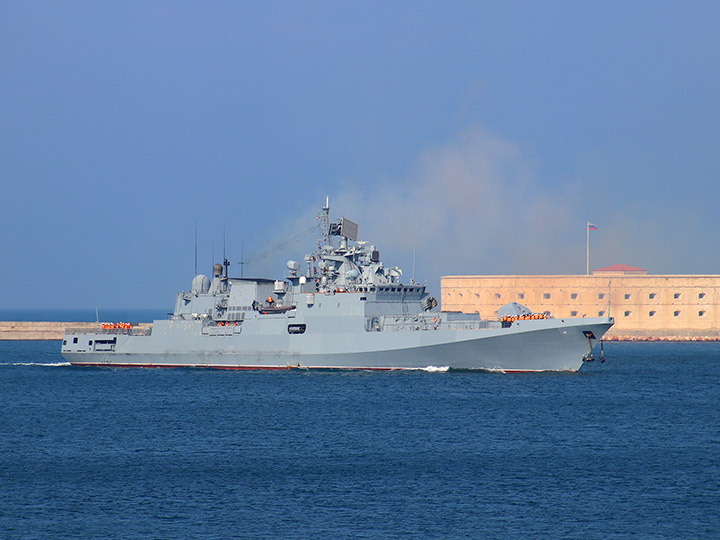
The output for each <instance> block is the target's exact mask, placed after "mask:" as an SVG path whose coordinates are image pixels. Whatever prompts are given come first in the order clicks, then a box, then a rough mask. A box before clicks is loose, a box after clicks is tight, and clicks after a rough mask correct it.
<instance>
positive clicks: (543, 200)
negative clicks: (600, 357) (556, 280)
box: [0, 1, 720, 309]
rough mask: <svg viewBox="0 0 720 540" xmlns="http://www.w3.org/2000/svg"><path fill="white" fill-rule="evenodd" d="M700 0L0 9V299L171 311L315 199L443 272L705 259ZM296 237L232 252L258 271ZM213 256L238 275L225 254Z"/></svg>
mask: <svg viewBox="0 0 720 540" xmlns="http://www.w3.org/2000/svg"><path fill="white" fill-rule="evenodd" d="M718 20H720V4H719V3H717V2H683V3H681V2H662V1H643V2H638V1H630V2H571V1H567V2H552V1H550V2H493V3H485V2H418V1H410V2H335V1H333V2H255V3H251V2H235V1H233V2H179V1H158V2H153V1H147V2H131V1H126V2H96V1H88V2H72V1H66V2H60V1H57V2H47V1H38V2H20V1H17V2H11V1H6V2H3V3H2V4H1V5H0V179H1V182H2V198H1V199H0V200H1V201H2V204H1V205H0V225H1V226H2V236H1V237H0V238H2V240H1V242H2V244H1V249H2V255H1V256H0V257H1V259H0V260H1V261H2V264H1V265H0V282H2V283H3V284H4V291H3V294H2V299H1V300H0V307H2V308H23V307H28V308H43V307H48V308H60V307H68V308H78V307H93V306H95V305H99V306H101V307H104V308H130V307H138V308H145V307H147V308H165V307H167V308H168V309H169V308H171V307H172V305H173V303H174V295H175V293H176V291H178V290H180V289H187V288H188V287H189V286H190V281H191V279H192V276H193V266H194V262H193V236H194V227H195V222H196V221H197V223H198V234H199V241H200V247H199V251H200V270H201V271H204V272H205V273H209V271H210V264H211V262H212V261H211V259H212V252H213V245H214V250H215V254H216V259H218V258H220V253H221V251H222V238H223V232H222V231H223V224H224V225H225V229H226V234H227V239H228V240H227V251H228V256H229V257H228V258H229V259H230V260H231V261H238V260H240V252H241V246H242V245H244V250H245V255H246V256H247V255H251V254H253V253H255V252H257V251H260V250H262V249H264V246H267V245H274V244H276V243H279V242H283V241H284V240H287V239H288V238H292V237H293V236H294V235H295V234H297V232H298V231H300V230H302V229H304V228H306V227H309V226H311V225H312V224H313V218H314V214H315V212H316V210H317V208H318V207H319V206H320V205H321V203H322V202H323V201H324V198H325V195H329V196H330V199H331V205H332V211H333V214H334V215H336V216H342V215H346V216H347V217H349V218H351V219H354V220H355V221H358V222H359V223H360V235H361V237H365V238H367V239H369V240H372V241H374V242H375V243H376V244H377V245H378V247H379V248H380V249H381V252H382V256H383V259H384V260H385V262H386V264H390V265H395V264H399V265H401V266H403V267H404V268H405V275H406V276H408V277H409V275H410V273H411V264H412V254H413V251H414V252H415V254H416V266H415V277H416V279H417V280H419V281H425V280H427V281H428V284H429V286H430V288H431V289H432V290H433V291H434V292H435V294H438V293H439V277H440V276H441V275H449V274H462V273H584V271H585V222H586V221H588V220H589V221H591V222H593V223H595V224H596V225H597V226H598V230H597V231H596V232H593V233H592V262H591V265H592V266H593V267H600V266H605V265H609V264H613V263H625V264H631V265H634V266H640V267H642V268H646V269H648V270H649V271H650V272H651V273H720V250H718V249H717V247H718V244H717V240H716V238H717V213H718V211H717V208H718V201H719V200H720V184H719V183H718V178H720V175H719V174H718V173H719V172H720V162H719V161H718V148H720V129H719V127H718V126H720V99H718V96H720V71H719V70H718V69H717V68H718V65H720V62H719V61H720V58H718V57H719V53H720V39H719V38H718V33H717V21H718ZM311 246H312V239H309V240H308V239H307V238H305V239H303V240H301V241H299V242H294V245H293V246H291V247H292V248H293V249H290V250H285V251H282V252H273V253H272V254H271V256H269V257H267V258H262V257H261V258H259V259H256V263H255V265H254V267H248V269H247V271H248V273H250V274H259V273H263V274H265V273H267V272H270V276H269V277H272V276H277V275H279V274H281V272H282V270H283V267H284V264H283V263H284V261H285V260H287V259H288V258H298V257H301V256H302V254H303V252H304V250H305V248H307V247H311ZM232 273H234V274H239V267H237V266H235V268H234V269H233V271H232Z"/></svg>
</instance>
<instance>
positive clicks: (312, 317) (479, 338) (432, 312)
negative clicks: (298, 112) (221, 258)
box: [62, 202, 613, 371]
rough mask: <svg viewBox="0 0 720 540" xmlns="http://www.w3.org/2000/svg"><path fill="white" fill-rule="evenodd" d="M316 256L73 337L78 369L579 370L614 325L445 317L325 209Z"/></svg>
mask: <svg viewBox="0 0 720 540" xmlns="http://www.w3.org/2000/svg"><path fill="white" fill-rule="evenodd" d="M318 221H319V230H320V235H319V240H318V244H317V249H316V250H315V251H314V252H313V253H310V254H308V255H306V256H305V257H304V259H303V261H302V263H301V262H298V261H294V260H291V261H288V262H287V272H286V276H285V277H284V279H277V280H276V279H265V278H245V277H240V278H235V277H229V275H228V263H227V261H225V264H224V265H221V264H216V265H214V267H213V276H212V279H210V278H208V277H207V276H205V275H202V274H200V275H196V276H195V277H194V278H193V280H192V285H191V288H190V290H189V291H182V292H180V293H178V295H177V299H176V302H175V309H174V311H173V314H172V315H171V317H170V318H169V319H167V320H157V321H154V323H153V326H152V329H138V328H136V327H133V326H132V325H130V327H127V326H124V327H122V328H117V327H112V328H98V329H97V330H96V331H92V332H88V331H87V330H84V331H74V330H73V329H68V330H67V332H66V335H65V339H64V340H63V346H62V354H63V355H64V356H65V357H66V358H67V359H68V360H69V361H70V362H71V363H72V364H74V365H92V366H125V367H183V366H187V367H215V368H226V369H287V368H297V367H299V368H354V369H418V368H420V369H422V368H428V367H431V366H438V367H439V366H443V367H444V366H447V367H450V368H460V369H490V370H502V371H543V370H564V371H576V370H577V369H579V368H580V366H581V365H582V362H583V359H587V357H588V355H589V354H590V351H591V349H592V345H593V344H594V342H595V340H597V339H599V338H601V337H602V335H603V334H604V333H605V332H606V331H607V330H608V329H609V328H610V326H612V322H613V321H612V319H611V318H608V317H598V318H592V319H590V318H584V319H570V318H569V319H552V318H548V317H546V316H545V315H532V314H531V313H530V310H528V309H527V308H525V307H524V306H520V305H519V304H509V305H507V306H505V307H504V308H502V309H501V310H500V314H499V315H500V317H499V318H498V319H497V320H481V319H480V317H479V315H478V314H477V313H475V314H466V313H454V312H442V311H438V310H437V301H436V300H435V299H434V298H433V297H431V296H430V295H429V294H428V293H427V291H426V286H425V285H422V284H418V283H415V282H414V281H413V280H411V281H410V283H402V282H401V276H402V271H401V270H400V269H399V268H397V267H386V266H385V265H384V264H383V262H382V261H381V259H380V252H379V250H378V248H377V247H376V246H375V245H373V244H371V243H369V242H366V241H360V240H358V225H357V224H356V223H354V222H352V221H350V220H349V219H347V218H342V219H340V220H337V221H331V219H330V208H329V204H328V203H327V202H326V204H325V206H324V207H323V208H322V209H321V210H320V212H319V213H318Z"/></svg>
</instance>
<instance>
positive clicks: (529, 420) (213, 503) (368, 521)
mask: <svg viewBox="0 0 720 540" xmlns="http://www.w3.org/2000/svg"><path fill="white" fill-rule="evenodd" d="M59 349H60V345H59V342H54V341H51V342H0V538H3V539H6V540H11V539H36V538H37V539H45V538H48V539H83V540H86V539H89V538H103V539H110V538H117V539H148V538H183V539H194V538H198V539H199V538H203V539H215V538H217V539H229V538H267V539H271V538H272V539H277V538H283V539H294V538H297V539H300V538H303V539H304V538H313V539H315V538H319V539H324V538H327V539H337V538H368V539H370V538H373V539H374V538H407V539H410V538H412V539H415V538H438V539H440V538H442V539H452V538H510V539H513V538H543V539H555V538H557V539H560V538H563V539H566V538H582V539H608V538H623V539H624V538H635V539H677V538H693V539H717V538H720V391H719V390H718V388H719V383H720V344H717V343H681V344H672V343H625V344H623V343H610V344H607V345H606V346H605V355H606V357H607V361H606V362H605V363H604V364H601V363H600V362H599V361H596V362H594V363H592V364H586V365H585V366H583V369H582V370H581V372H580V373H577V374H567V373H543V374H502V373H487V372H480V371H453V370H444V369H435V370H431V371H406V372H365V371H350V372H332V371H304V370H293V371H288V372H262V371H249V372H248V371H216V370H202V369H108V368H74V367H71V366H69V365H68V364H67V363H65V362H64V361H63V358H62V357H61V356H60V354H59ZM437 367H438V368H442V366H437Z"/></svg>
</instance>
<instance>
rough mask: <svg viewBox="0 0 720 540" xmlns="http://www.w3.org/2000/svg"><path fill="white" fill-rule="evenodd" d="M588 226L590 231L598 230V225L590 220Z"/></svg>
mask: <svg viewBox="0 0 720 540" xmlns="http://www.w3.org/2000/svg"><path fill="white" fill-rule="evenodd" d="M587 226H588V231H597V227H596V226H595V225H593V224H592V223H590V222H589V221H588V222H587Z"/></svg>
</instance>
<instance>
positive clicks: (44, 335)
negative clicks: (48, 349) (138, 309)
mask: <svg viewBox="0 0 720 540" xmlns="http://www.w3.org/2000/svg"><path fill="white" fill-rule="evenodd" d="M134 326H135V325H133V327H134ZM137 326H138V327H139V328H149V327H152V324H151V323H140V324H138V325H137ZM65 328H87V329H88V330H94V329H95V328H97V323H94V322H55V321H0V340H5V341H21V340H27V341H31V340H39V341H42V340H53V339H56V340H61V339H62V338H63V335H64V334H65Z"/></svg>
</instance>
